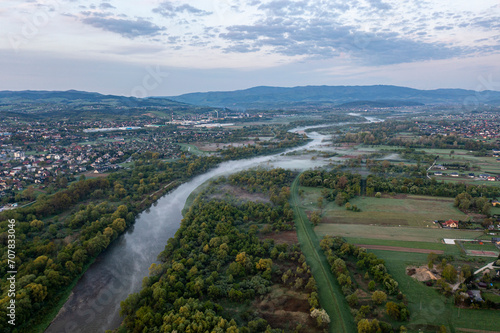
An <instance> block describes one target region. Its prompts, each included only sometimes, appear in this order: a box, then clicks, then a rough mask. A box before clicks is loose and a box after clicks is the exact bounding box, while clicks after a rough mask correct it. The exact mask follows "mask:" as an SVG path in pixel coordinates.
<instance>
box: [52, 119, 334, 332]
mask: <svg viewBox="0 0 500 333" xmlns="http://www.w3.org/2000/svg"><path fill="white" fill-rule="evenodd" d="M333 125H343V124H330V125H320V126H306V127H301V128H296V129H294V130H293V131H295V132H299V131H305V130H307V129H312V128H320V127H327V126H333ZM308 136H309V138H311V139H312V141H310V142H309V143H308V144H306V145H304V146H301V147H297V148H293V149H289V150H287V151H285V152H284V153H281V154H275V155H269V156H261V157H255V158H250V159H246V160H237V161H229V162H224V163H222V164H220V165H219V166H218V167H217V168H215V169H212V170H210V171H208V172H206V173H204V174H202V175H199V176H197V177H195V178H193V179H192V180H191V181H189V182H186V183H184V184H182V185H181V186H179V187H178V188H176V189H175V190H173V191H172V192H170V193H168V194H166V195H165V196H163V197H162V198H160V199H159V200H158V201H157V203H156V205H153V206H151V208H150V209H148V210H146V211H145V212H142V213H141V214H140V215H139V216H138V217H137V218H136V221H135V223H134V225H133V226H132V227H130V228H129V229H128V230H127V231H126V232H125V233H124V234H122V235H121V236H120V237H118V238H117V239H116V240H115V241H114V242H113V243H112V244H111V245H110V246H109V247H108V249H106V250H105V251H104V252H103V253H101V254H100V255H99V256H98V257H97V259H96V261H95V262H94V263H93V264H92V265H91V266H90V267H89V269H88V270H87V271H86V272H85V274H84V275H83V276H82V278H81V279H80V280H79V281H78V283H77V285H76V286H75V287H74V288H73V290H72V293H71V295H70V297H69V299H68V301H67V302H66V303H65V304H64V306H63V307H62V309H61V310H60V311H59V313H58V315H57V317H56V318H55V319H54V320H53V322H52V323H51V325H50V326H49V327H48V328H47V330H46V331H45V332H47V333H61V332H67V333H77V332H88V333H95V332H104V331H105V330H107V329H115V328H117V327H118V326H119V325H120V323H121V321H122V318H121V317H120V315H119V310H120V302H121V301H123V300H125V299H126V298H127V296H128V295H129V294H131V293H136V292H138V291H140V289H141V284H142V279H143V278H144V277H145V276H147V275H148V269H149V267H150V266H151V264H152V263H154V262H156V257H157V256H158V254H159V253H160V252H161V251H163V250H164V248H165V245H166V244H167V240H168V239H169V238H171V237H173V236H174V235H175V232H176V231H177V229H178V228H179V226H180V222H181V219H182V215H181V210H182V208H183V207H184V204H185V202H186V199H187V198H188V196H189V194H190V193H191V192H192V191H193V190H195V189H196V188H197V187H198V186H200V185H201V184H203V183H204V182H205V181H207V180H209V179H211V178H213V177H217V176H220V175H225V174H231V173H235V172H238V171H241V170H245V169H248V168H252V167H257V166H266V167H283V168H289V169H297V170H304V169H308V168H312V167H316V166H323V165H326V164H328V163H329V162H328V161H325V160H323V159H317V160H311V158H307V157H304V156H301V155H298V156H295V155H294V156H286V155H285V154H286V153H291V152H298V151H301V150H310V149H321V146H322V145H323V143H322V142H323V140H324V139H326V136H324V135H321V134H318V133H317V132H312V133H308ZM306 156H307V155H306Z"/></svg>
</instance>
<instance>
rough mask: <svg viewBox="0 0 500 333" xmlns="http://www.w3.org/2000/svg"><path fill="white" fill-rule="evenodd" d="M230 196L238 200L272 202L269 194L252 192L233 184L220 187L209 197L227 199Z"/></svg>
mask: <svg viewBox="0 0 500 333" xmlns="http://www.w3.org/2000/svg"><path fill="white" fill-rule="evenodd" d="M228 197H230V198H232V199H236V200H243V201H254V202H262V203H270V202H271V200H269V198H268V196H267V195H265V194H262V193H251V192H248V191H247V190H245V189H243V188H241V187H237V186H233V185H228V184H226V185H224V186H222V187H220V188H219V190H218V191H217V192H216V193H214V194H211V195H210V196H209V199H227V198H228Z"/></svg>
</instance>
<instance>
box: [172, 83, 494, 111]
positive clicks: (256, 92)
mask: <svg viewBox="0 0 500 333" xmlns="http://www.w3.org/2000/svg"><path fill="white" fill-rule="evenodd" d="M169 98H170V99H172V100H174V101H178V102H184V103H189V104H194V105H208V106H212V107H228V108H233V109H234V108H242V109H245V108H263V109H264V108H286V107H297V106H304V105H328V104H331V105H332V106H339V105H341V104H345V103H352V102H360V101H363V102H364V103H367V102H383V104H385V105H387V104H394V103H395V104H396V105H395V106H401V104H402V103H401V102H405V103H410V104H408V105H414V104H415V103H422V104H464V103H469V104H470V103H472V102H473V103H474V104H477V103H482V104H488V103H490V104H493V103H494V104H496V103H498V100H500V92H499V91H482V92H476V91H473V90H464V89H436V90H419V89H412V88H406V87H398V86H388V85H375V86H304V87H293V88H283V87H266V86H261V87H254V88H250V89H245V90H236V91H214V92H205V93H190V94H184V95H180V96H172V97H169ZM397 104H399V105H397Z"/></svg>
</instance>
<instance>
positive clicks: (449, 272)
mask: <svg viewBox="0 0 500 333" xmlns="http://www.w3.org/2000/svg"><path fill="white" fill-rule="evenodd" d="M441 275H442V276H443V278H445V279H446V280H447V281H448V282H450V283H455V281H456V280H457V270H456V269H455V267H453V265H451V264H447V265H446V266H445V267H444V269H443V273H442V274H441Z"/></svg>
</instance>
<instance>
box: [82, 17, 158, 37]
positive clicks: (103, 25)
mask: <svg viewBox="0 0 500 333" xmlns="http://www.w3.org/2000/svg"><path fill="white" fill-rule="evenodd" d="M82 22H83V23H85V24H88V25H91V26H93V27H95V28H99V29H102V30H105V31H110V32H114V33H117V34H120V35H122V36H123V37H126V38H130V39H133V38H136V37H140V36H155V35H158V33H159V32H160V31H162V30H164V28H162V27H159V26H157V25H156V24H153V23H151V22H149V21H147V20H145V19H143V18H137V19H135V20H129V19H115V18H109V17H107V18H106V17H98V16H96V15H93V16H90V17H86V18H84V19H82Z"/></svg>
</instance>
